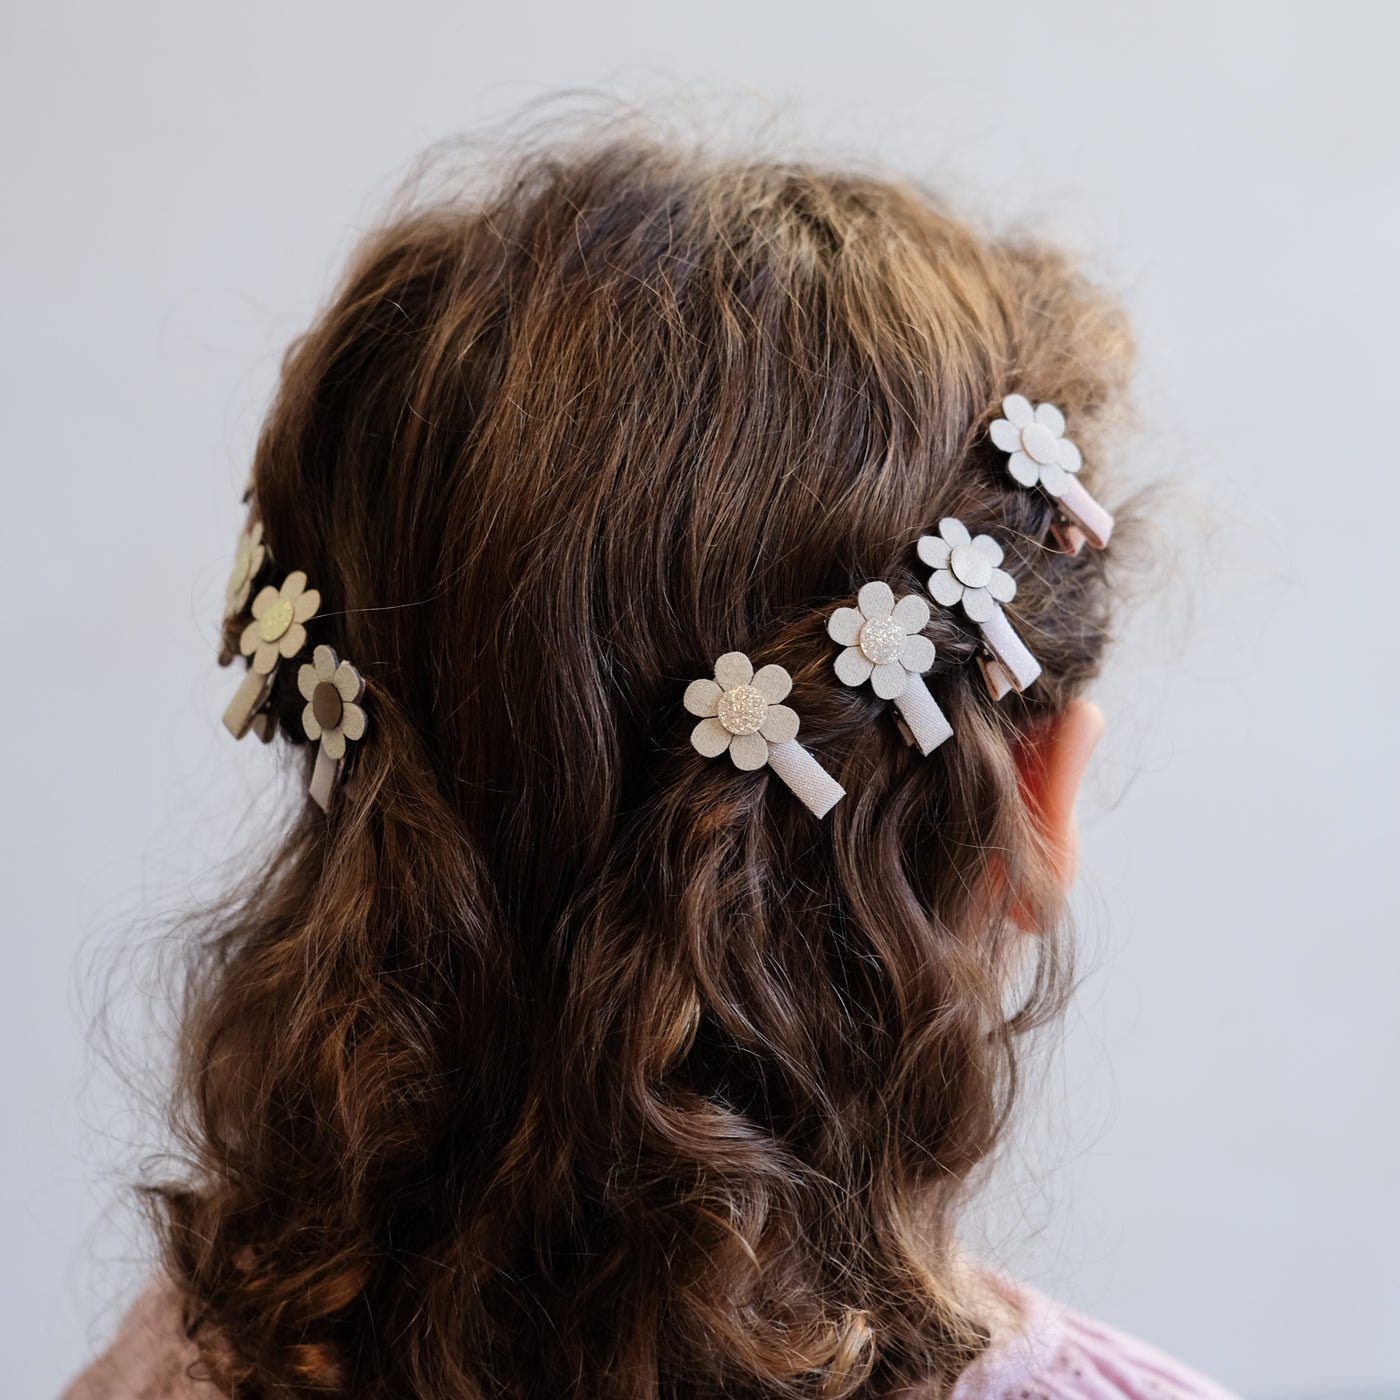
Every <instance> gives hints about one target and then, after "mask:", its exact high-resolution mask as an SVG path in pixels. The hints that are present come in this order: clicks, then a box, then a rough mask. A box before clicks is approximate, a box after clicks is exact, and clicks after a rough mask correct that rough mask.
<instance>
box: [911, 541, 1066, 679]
mask: <svg viewBox="0 0 1400 1400" xmlns="http://www.w3.org/2000/svg"><path fill="white" fill-rule="evenodd" d="M918 549H919V558H920V559H922V560H923V561H924V563H925V564H927V565H928V566H929V567H930V568H931V569H932V570H933V573H932V575H931V576H930V577H929V581H928V591H929V592H930V593H931V594H932V595H933V598H934V601H935V602H937V603H941V604H942V605H943V606H944V607H945V608H955V607H957V606H958V604H960V603H961V604H962V610H963V612H965V613H966V614H967V616H968V619H969V620H970V621H972V622H975V623H976V624H977V626H978V627H979V628H980V629H981V631H982V640H983V641H984V642H985V643H986V645H987V649H988V650H989V651H990V652H991V654H992V658H991V660H990V661H983V662H982V675H983V677H984V679H985V680H986V682H987V687H988V689H989V690H990V691H991V692H992V697H993V699H996V700H1000V699H1001V697H1002V696H1003V695H1005V694H1006V693H1007V692H1008V691H1010V690H1018V691H1019V690H1025V689H1026V687H1027V686H1029V685H1030V684H1031V683H1032V682H1033V681H1034V680H1035V678H1036V677H1037V676H1038V675H1039V674H1040V663H1039V662H1038V661H1037V660H1036V659H1035V657H1033V656H1032V655H1031V654H1030V652H1029V651H1028V650H1027V649H1026V644H1025V643H1024V642H1023V641H1022V640H1021V639H1020V637H1018V636H1017V635H1016V629H1015V628H1014V627H1013V626H1012V625H1011V623H1010V622H1009V621H1008V619H1007V616H1006V614H1005V613H1004V612H1003V611H1002V610H1001V605H1002V604H1003V603H1009V602H1010V601H1011V600H1012V599H1013V598H1014V597H1015V596H1016V580H1015V579H1014V578H1012V577H1011V575H1010V574H1008V573H1007V572H1006V570H1005V569H1003V568H1002V567H1001V563H1002V560H1003V558H1004V557H1005V555H1004V554H1003V551H1002V548H1001V546H1000V545H999V544H998V543H997V542H996V541H995V540H994V539H993V538H992V537H991V536H990V535H978V536H977V537H976V538H975V539H974V538H973V536H972V534H971V532H970V531H969V530H968V528H967V526H966V525H964V524H963V523H962V521H961V520H954V519H953V518H952V517H951V516H949V517H947V518H945V519H943V520H940V521H939V522H938V533H937V534H936V535H923V536H921V537H920V539H919V546H918ZM980 659H981V658H979V660H980Z"/></svg>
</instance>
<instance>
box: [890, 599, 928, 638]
mask: <svg viewBox="0 0 1400 1400" xmlns="http://www.w3.org/2000/svg"><path fill="white" fill-rule="evenodd" d="M893 616H894V620H895V621H896V622H897V623H899V625H900V626H901V627H902V628H904V631H905V634H906V635H907V636H912V635H913V634H914V633H915V632H922V631H923V630H924V628H925V627H927V626H928V619H929V608H928V604H927V603H926V602H924V600H923V599H922V598H920V597H919V595H918V594H917V593H906V594H905V595H904V597H902V598H901V599H900V600H899V602H897V603H896V604H895V605H894V614H893Z"/></svg>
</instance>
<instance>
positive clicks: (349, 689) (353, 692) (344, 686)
mask: <svg viewBox="0 0 1400 1400" xmlns="http://www.w3.org/2000/svg"><path fill="white" fill-rule="evenodd" d="M331 655H332V656H334V655H335V653H334V652H332V653H331ZM331 684H332V685H333V686H335V689H336V693H337V694H338V695H339V696H340V698H341V699H342V700H344V701H345V703H346V704H347V705H348V704H349V703H350V702H351V701H352V700H358V699H359V698H360V696H362V695H363V694H364V693H365V678H364V677H363V676H362V675H361V674H360V673H359V672H358V671H357V670H356V669H355V668H354V667H353V666H352V665H351V664H350V663H349V662H348V661H342V662H341V663H340V665H339V666H337V667H336V668H335V674H334V675H333V676H332V677H331Z"/></svg>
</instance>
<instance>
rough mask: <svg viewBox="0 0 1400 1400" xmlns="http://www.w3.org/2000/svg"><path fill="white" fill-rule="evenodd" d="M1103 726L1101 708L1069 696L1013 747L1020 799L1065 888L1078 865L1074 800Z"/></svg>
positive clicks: (1101, 734)
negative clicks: (1047, 717) (1037, 828)
mask: <svg viewBox="0 0 1400 1400" xmlns="http://www.w3.org/2000/svg"><path fill="white" fill-rule="evenodd" d="M1104 727H1105V720H1104V717H1103V711H1102V710H1100V709H1099V707H1098V706H1097V705H1095V704H1094V703H1093V702H1092V701H1089V700H1074V701H1071V702H1070V704H1069V705H1067V706H1066V707H1065V708H1064V710H1062V711H1061V712H1060V713H1059V714H1058V715H1055V716H1054V717H1053V718H1051V719H1049V720H1047V721H1046V722H1045V723H1044V724H1043V725H1041V726H1039V727H1037V728H1036V729H1035V730H1034V731H1033V732H1032V733H1030V734H1027V735H1026V737H1025V738H1024V739H1023V740H1022V742H1021V743H1020V744H1019V745H1018V746H1017V749H1016V770H1017V773H1018V775H1019V777H1020V783H1021V797H1022V800H1023V801H1024V802H1025V804H1026V806H1027V808H1029V810H1030V812H1031V814H1032V815H1033V817H1034V819H1035V822H1036V825H1037V826H1038V827H1039V829H1040V833H1041V835H1042V836H1043V837H1044V838H1045V841H1046V844H1047V845H1048V846H1049V848H1050V852H1051V859H1052V860H1053V861H1054V864H1055V870H1056V873H1057V874H1058V875H1059V877H1060V883H1061V884H1062V885H1063V886H1064V889H1065V892H1066V893H1068V892H1069V889H1070V887H1071V886H1072V885H1073V884H1074V877H1075V872H1076V870H1077V868H1078V865H1079V828H1078V824H1077V823H1076V821H1075V816H1074V804H1075V800H1076V798H1078V796H1079V788H1080V785H1081V783H1082V782H1083V781H1084V773H1085V771H1086V770H1087V769H1088V767H1089V760H1090V758H1092V757H1093V753H1094V749H1095V748H1096V747H1097V746H1098V742H1099V740H1100V739H1101V738H1102V737H1103V732H1104Z"/></svg>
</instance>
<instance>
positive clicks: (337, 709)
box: [311, 681, 345, 729]
mask: <svg viewBox="0 0 1400 1400" xmlns="http://www.w3.org/2000/svg"><path fill="white" fill-rule="evenodd" d="M311 713H312V714H313V715H315V716H316V723H317V724H319V725H320V726H321V728H322V729H334V728H335V727H336V725H338V724H339V723H340V719H341V716H342V715H343V714H344V713H345V704H344V701H342V700H341V698H340V692H339V691H338V690H337V689H336V688H335V686H333V685H332V684H331V683H330V681H322V682H321V683H320V684H319V685H318V686H317V687H316V689H315V690H313V691H312V692H311Z"/></svg>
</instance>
